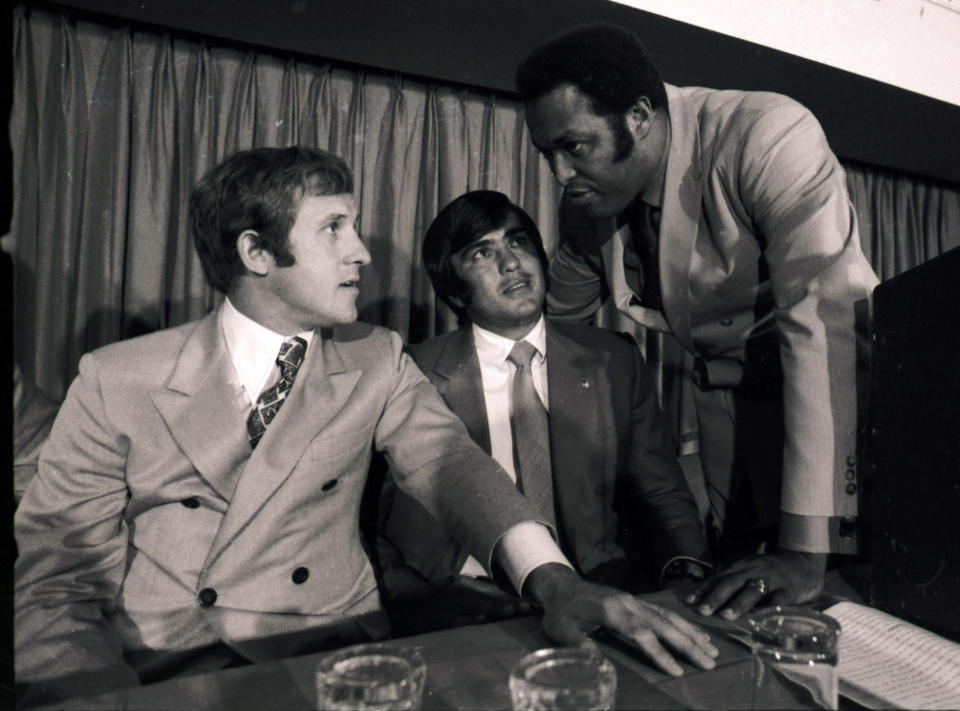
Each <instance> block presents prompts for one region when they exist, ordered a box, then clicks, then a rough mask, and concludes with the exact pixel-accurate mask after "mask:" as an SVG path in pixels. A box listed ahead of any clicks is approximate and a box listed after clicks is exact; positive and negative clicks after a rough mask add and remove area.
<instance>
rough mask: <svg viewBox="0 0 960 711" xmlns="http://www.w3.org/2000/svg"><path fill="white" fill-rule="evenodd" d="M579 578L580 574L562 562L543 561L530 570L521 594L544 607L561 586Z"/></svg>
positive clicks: (548, 604) (547, 605)
mask: <svg viewBox="0 0 960 711" xmlns="http://www.w3.org/2000/svg"><path fill="white" fill-rule="evenodd" d="M579 580H580V576H578V575H577V573H576V572H575V571H574V570H573V569H572V568H570V567H568V566H566V565H563V564H562V563H544V564H543V565H541V566H538V567H536V568H534V569H533V570H532V571H530V574H529V575H528V576H527V579H526V581H525V582H524V585H523V590H522V596H523V597H524V598H526V599H529V600H532V601H533V602H534V603H535V604H536V605H538V606H540V607H542V608H546V607H549V606H550V603H551V601H552V600H553V598H554V597H555V596H556V593H557V592H558V590H559V589H560V588H561V587H562V586H564V585H569V584H570V583H571V582H578V581H579Z"/></svg>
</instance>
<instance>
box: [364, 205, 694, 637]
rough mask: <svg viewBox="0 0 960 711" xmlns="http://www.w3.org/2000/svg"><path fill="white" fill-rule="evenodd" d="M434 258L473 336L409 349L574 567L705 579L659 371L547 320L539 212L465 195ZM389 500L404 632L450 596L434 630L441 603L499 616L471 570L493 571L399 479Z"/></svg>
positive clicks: (625, 575) (385, 561)
mask: <svg viewBox="0 0 960 711" xmlns="http://www.w3.org/2000/svg"><path fill="white" fill-rule="evenodd" d="M423 260H424V263H425V264H426V268H427V272H428V273H429V275H430V279H431V281H432V282H433V286H434V288H435V289H436V292H437V295H438V296H439V297H440V298H441V299H443V300H444V301H445V302H446V303H447V304H449V305H450V306H451V307H452V308H453V309H454V311H455V312H456V313H457V315H458V316H459V317H460V322H461V328H460V330H458V331H455V332H453V333H449V334H446V335H443V336H438V337H436V338H434V339H431V340H429V341H427V342H425V343H421V344H419V345H416V346H411V347H410V348H409V352H410V353H411V355H412V356H413V358H414V360H415V361H416V362H417V365H419V366H420V368H421V370H423V372H424V373H425V374H426V375H427V377H429V378H430V380H431V381H433V383H434V385H436V386H437V389H438V390H439V392H440V394H441V396H442V397H443V399H444V401H445V402H446V403H447V405H448V406H449V407H450V409H451V410H453V412H454V413H456V414H457V415H459V416H460V419H462V420H463V422H464V424H465V425H466V427H467V431H468V432H469V433H470V435H471V437H473V439H474V441H475V442H477V444H479V445H480V446H481V447H483V449H484V451H486V452H488V453H490V454H491V455H492V456H493V457H494V459H496V460H497V461H498V462H499V463H500V465H501V466H502V467H503V468H504V470H506V472H507V473H508V474H509V475H510V477H511V479H512V480H514V481H515V482H516V483H517V487H518V488H519V489H521V490H522V491H523V492H524V494H525V495H526V496H527V498H528V499H530V500H531V502H533V503H535V505H536V506H537V508H538V510H539V512H540V514H541V516H542V517H543V519H544V520H546V521H549V522H551V523H552V524H553V525H555V526H556V530H557V532H558V536H559V541H560V544H561V548H562V550H563V552H564V554H565V555H566V556H567V558H568V559H569V560H570V561H571V562H572V563H573V565H574V567H575V568H576V569H577V571H578V572H579V573H580V574H581V575H582V576H583V577H584V578H586V579H587V580H592V581H595V582H602V583H604V584H608V585H613V586H616V587H619V588H622V589H625V590H629V591H632V592H638V591H649V590H652V589H655V588H657V587H658V586H662V585H664V584H667V583H669V582H671V581H672V582H676V581H678V580H684V579H686V580H690V579H691V578H692V579H695V580H700V579H703V578H704V577H705V575H706V573H707V571H708V570H709V566H708V565H707V564H706V563H705V561H706V559H707V558H708V552H707V543H706V539H705V537H704V534H703V531H702V527H701V523H700V518H699V514H698V511H697V507H696V503H695V502H694V499H693V496H692V494H691V493H690V489H689V487H688V486H687V483H686V481H685V479H684V477H683V472H682V470H681V469H680V466H679V464H678V463H677V460H676V457H675V455H674V449H673V446H672V442H671V438H670V437H669V436H668V435H667V431H666V427H665V422H664V419H663V417H662V415H661V413H660V410H659V407H658V405H657V400H656V391H655V390H654V387H653V382H652V380H651V378H650V375H649V373H648V371H647V369H646V366H645V364H644V362H643V360H642V358H641V356H640V354H639V352H638V350H637V348H636V347H635V345H634V343H633V342H632V341H631V340H629V339H628V338H627V337H625V336H624V337H621V336H620V335H617V334H614V333H612V332H611V331H608V330H605V329H598V328H592V327H589V326H582V325H578V324H568V323H552V322H548V321H545V320H544V317H543V305H544V298H545V290H546V284H545V279H544V274H545V271H546V267H547V257H546V254H545V253H544V249H543V243H542V241H541V237H540V233H539V232H538V230H537V228H536V225H534V223H533V221H532V220H531V219H530V217H529V216H528V215H527V214H526V213H525V212H524V211H523V210H522V209H521V208H520V207H519V206H517V205H514V204H513V203H511V202H510V200H509V199H508V198H507V196H506V195H503V194H502V193H498V192H493V191H488V190H478V191H474V192H469V193H466V194H464V195H461V196H460V197H459V198H457V199H456V200H454V201H453V202H452V203H450V204H449V205H447V207H445V208H444V209H443V210H442V211H441V212H440V214H439V215H438V216H437V218H436V219H435V220H434V221H433V223H432V224H431V225H430V228H429V229H428V230H427V234H426V237H425V239H424V243H423ZM521 354H522V355H521ZM381 506H382V508H383V509H387V508H389V511H388V512H387V513H385V514H383V515H382V521H383V523H382V527H381V528H382V536H381V540H380V543H379V545H378V547H379V549H380V556H381V564H382V567H383V580H384V585H385V587H386V589H387V592H388V595H389V596H390V599H391V601H392V606H393V607H394V608H395V610H396V611H397V614H394V615H392V617H394V618H395V619H396V620H397V623H399V624H400V625H401V626H402V627H403V626H405V625H407V624H409V622H410V620H409V619H406V618H405V614H406V612H407V610H408V608H410V607H413V602H412V601H415V600H416V599H417V598H418V597H420V598H422V597H424V596H431V597H434V598H436V599H435V602H436V603H437V604H431V605H429V606H426V609H427V610H429V611H431V612H432V613H433V614H432V616H431V617H428V616H427V614H426V613H422V614H421V615H420V616H419V620H420V623H421V625H422V627H426V628H429V627H430V626H441V625H443V624H450V623H454V624H455V623H456V622H458V619H457V616H456V615H455V614H453V611H452V610H450V609H448V608H447V607H445V606H444V605H441V604H439V603H440V601H441V600H442V601H443V602H444V603H449V604H452V602H451V601H452V600H456V601H458V602H463V603H465V607H466V609H461V610H457V611H456V612H457V613H458V614H462V615H463V618H462V621H470V620H474V619H476V616H477V615H478V614H482V613H483V612H484V611H485V610H487V609H489V611H490V613H491V614H495V611H496V610H498V609H501V608H500V606H499V603H501V602H504V601H503V600H502V598H500V597H498V595H497V594H496V593H495V592H494V590H490V591H489V594H490V598H489V600H487V601H484V599H483V597H482V595H477V596H476V599H475V600H473V601H472V602H473V605H472V606H471V604H470V602H471V600H470V596H469V595H468V594H467V593H468V591H470V590H472V591H476V592H478V593H479V592H482V588H483V585H482V584H480V583H478V582H476V581H475V580H472V579H469V578H464V577H461V574H465V575H472V576H483V577H485V576H487V574H488V573H487V571H486V570H485V569H484V568H483V567H482V566H481V565H479V563H478V561H476V560H475V559H474V558H472V557H469V556H468V553H467V551H466V550H465V549H464V548H463V547H462V546H460V545H458V544H457V543H456V542H455V541H454V540H453V539H451V538H450V537H449V535H448V534H447V533H446V532H445V531H444V529H443V527H442V526H441V525H440V524H439V523H438V522H437V521H436V520H435V519H434V518H433V517H432V516H431V515H430V514H429V513H427V511H426V510H425V509H424V507H423V506H422V505H420V504H419V503H418V502H417V501H415V500H414V499H413V498H411V497H410V496H408V495H406V494H404V493H402V492H397V491H396V489H395V486H394V485H393V484H392V483H391V482H389V481H388V483H387V484H386V486H385V490H384V496H383V500H382V502H381ZM438 591H444V592H443V593H442V594H440V595H437V593H438ZM421 607H423V606H422V605H421ZM504 609H505V610H506V611H507V612H509V611H510V606H509V605H507V606H506V607H505V608H504Z"/></svg>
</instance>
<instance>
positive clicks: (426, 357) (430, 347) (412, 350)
mask: <svg viewBox="0 0 960 711" xmlns="http://www.w3.org/2000/svg"><path fill="white" fill-rule="evenodd" d="M459 333H460V332H459V331H452V332H450V333H444V334H442V335H439V336H434V337H433V338H428V339H427V340H426V341H421V342H420V343H411V344H410V345H409V346H407V349H406V350H407V352H408V353H409V354H410V357H411V358H413V360H414V361H415V362H416V364H417V365H418V366H419V367H420V369H421V370H423V371H424V372H426V371H429V370H430V369H431V368H432V366H433V365H434V363H436V362H437V359H438V358H439V357H440V354H441V353H442V352H443V349H444V346H446V344H447V343H449V342H450V340H451V339H453V338H456V337H457V334H459Z"/></svg>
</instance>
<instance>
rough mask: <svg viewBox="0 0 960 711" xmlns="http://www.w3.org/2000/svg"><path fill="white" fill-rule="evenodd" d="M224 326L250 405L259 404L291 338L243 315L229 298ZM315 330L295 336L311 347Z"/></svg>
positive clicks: (222, 319) (225, 302) (222, 314)
mask: <svg viewBox="0 0 960 711" xmlns="http://www.w3.org/2000/svg"><path fill="white" fill-rule="evenodd" d="M220 327H221V328H222V329H223V339H224V341H226V344H227V352H228V353H230V359H231V361H232V362H233V367H234V369H235V370H236V371H237V375H238V376H239V378H240V382H241V383H242V384H243V387H244V390H246V391H247V395H248V396H249V397H250V402H256V401H257V398H258V397H260V393H261V392H263V389H264V388H265V387H266V386H267V384H268V381H270V380H271V377H272V376H273V375H274V374H275V373H276V372H277V371H276V362H277V354H278V353H279V352H280V345H281V344H282V343H283V342H284V340H286V339H287V338H289V337H290V336H284V335H283V334H280V333H276V332H275V331H271V330H270V329H269V328H267V327H266V326H263V325H261V324H259V323H257V322H256V321H254V320H253V319H251V318H250V317H248V316H245V315H244V314H242V313H240V312H239V311H238V310H237V307H236V306H234V305H233V304H232V303H231V302H230V299H229V298H225V299H224V300H223V308H222V309H221V310H220ZM313 333H314V332H313V331H304V332H303V333H298V334H295V335H297V336H300V338H302V339H303V340H305V341H306V342H307V345H308V346H309V345H310V342H311V340H312V339H313Z"/></svg>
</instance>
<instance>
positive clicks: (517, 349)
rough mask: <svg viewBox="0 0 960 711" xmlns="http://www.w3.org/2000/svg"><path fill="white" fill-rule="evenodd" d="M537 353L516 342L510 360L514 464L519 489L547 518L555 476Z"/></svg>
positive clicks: (532, 348) (552, 519)
mask: <svg viewBox="0 0 960 711" xmlns="http://www.w3.org/2000/svg"><path fill="white" fill-rule="evenodd" d="M536 352H537V349H536V348H534V347H533V346H532V345H530V344H529V343H527V342H526V341H517V343H516V344H515V345H514V347H513V350H511V351H510V355H508V356H507V360H509V361H510V362H511V363H513V364H514V365H515V366H516V367H517V372H516V373H515V374H514V376H513V408H512V412H511V415H510V425H511V429H512V430H513V461H514V469H515V471H516V473H517V488H518V489H520V491H522V492H523V493H524V496H526V497H527V499H529V500H530V502H531V503H532V504H533V505H534V506H535V507H536V508H537V510H538V511H540V512H541V513H542V514H543V515H544V516H546V518H547V521H549V522H550V523H551V524H552V523H553V522H554V513H553V476H552V474H551V471H550V427H549V420H548V416H547V410H546V408H545V407H544V406H543V403H542V402H541V401H540V396H539V395H537V391H536V389H535V388H534V387H533V370H532V362H531V361H532V359H533V356H534V355H535V354H536Z"/></svg>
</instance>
